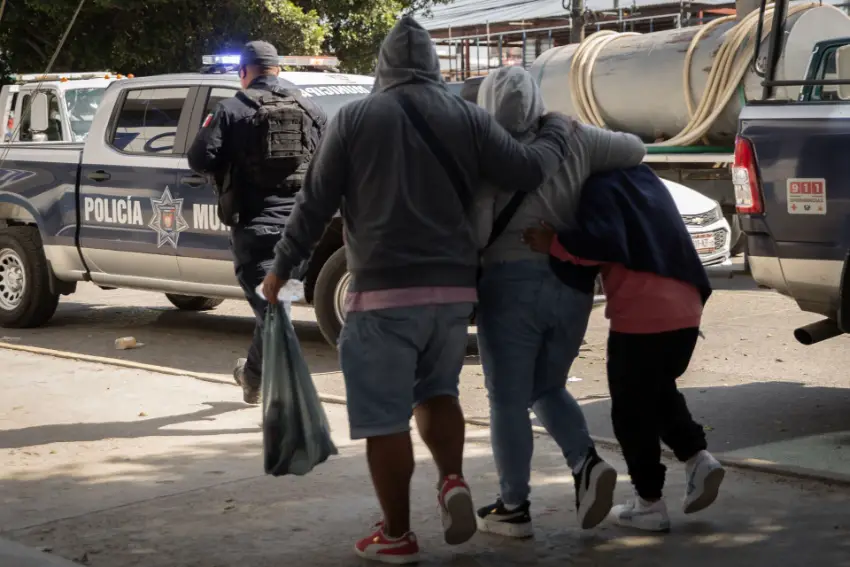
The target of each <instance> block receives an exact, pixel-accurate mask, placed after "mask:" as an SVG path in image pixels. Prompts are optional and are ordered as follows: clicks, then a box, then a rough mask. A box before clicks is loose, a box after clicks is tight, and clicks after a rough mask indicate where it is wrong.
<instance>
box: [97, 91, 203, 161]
mask: <svg viewBox="0 0 850 567" xmlns="http://www.w3.org/2000/svg"><path fill="white" fill-rule="evenodd" d="M188 96H189V87H175V88H146V89H135V90H130V91H127V95H126V97H125V98H124V102H123V103H122V105H121V109H120V111H119V112H118V116H117V118H116V120H115V129H114V132H113V133H112V139H111V140H109V143H110V145H112V146H113V147H115V148H116V149H118V150H120V151H122V152H124V153H128V154H139V155H150V154H154V155H170V154H173V153H174V140H175V137H176V135H177V125H178V124H179V123H180V115H181V113H182V111H183V106H184V104H185V102H186V97H188Z"/></svg>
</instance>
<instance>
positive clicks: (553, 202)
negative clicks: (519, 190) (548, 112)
mask: <svg viewBox="0 0 850 567" xmlns="http://www.w3.org/2000/svg"><path fill="white" fill-rule="evenodd" d="M478 104H479V105H481V106H482V107H484V108H485V109H486V110H487V111H489V112H490V113H492V114H493V115H494V116H495V118H496V120H497V121H498V122H499V124H501V125H502V126H504V127H505V128H506V129H507V130H508V131H509V132H511V134H513V135H514V136H515V137H516V138H517V139H518V140H520V141H525V140H529V139H532V138H533V137H534V136H535V133H536V130H537V124H538V122H539V118H540V116H541V115H543V113H544V112H545V110H544V107H543V98H542V97H541V95H540V90H539V89H538V87H537V83H535V82H534V79H533V78H532V77H531V75H530V74H529V73H528V72H526V71H525V70H523V69H521V68H519V67H503V68H501V69H498V70H496V71H494V72H492V73H490V74H489V75H488V76H487V78H485V79H484V81H483V82H482V83H481V88H480V89H479V91H478ZM569 148H570V149H569V152H568V153H567V157H566V159H565V160H564V162H563V164H562V165H561V168H560V169H559V170H558V172H557V173H556V174H555V175H553V176H552V177H550V178H549V180H548V181H546V183H544V184H543V185H542V186H541V187H540V188H539V189H537V190H536V191H534V192H532V193H531V194H529V195H527V196H526V197H525V199H524V200H523V202H522V205H520V208H519V209H518V210H517V212H516V214H515V215H514V217H513V219H512V220H511V222H510V224H508V227H507V228H506V229H505V231H504V232H503V233H502V235H501V236H500V237H499V238H498V239H497V240H496V241H495V242H494V243H493V244H492V245H491V246H490V247H488V248H487V249H486V250H485V251H484V255H483V262H484V264H485V265H486V264H489V263H492V262H512V261H516V260H529V259H541V260H546V259H547V256H546V255H545V254H539V253H537V252H534V251H532V250H531V249H530V248H529V247H528V246H527V245H525V244H523V243H522V241H521V239H520V237H521V235H522V231H523V230H524V229H526V228H528V227H530V226H539V224H540V221H545V222H546V223H548V224H550V225H552V226H553V227H554V228H555V229H556V230H559V231H560V230H564V229H567V228H571V227H572V226H574V224H575V211H576V209H577V207H578V201H579V197H580V196H581V188H582V185H584V182H585V181H587V178H588V177H590V175H591V174H593V173H596V172H599V171H606V170H611V169H618V168H622V167H632V166H635V165H638V164H640V163H641V161H642V160H643V158H644V156H645V155H646V147H645V146H644V144H643V142H642V141H641V140H640V138H638V137H637V136H633V135H631V134H625V133H619V132H611V131H608V130H603V129H601V128H596V127H594V126H588V125H585V124H580V123H578V122H575V123H574V124H573V132H572V134H571V136H570V140H569ZM511 197H512V195H511V194H510V193H506V192H504V191H499V190H497V189H496V188H495V187H494V186H492V185H489V184H485V186H484V187H483V189H482V190H481V191H480V192H479V195H478V199H477V200H476V204H475V209H476V212H475V224H476V230H477V233H478V241H479V245H480V246H481V247H484V246H485V245H486V244H487V241H488V240H489V239H490V233H491V232H492V229H493V222H494V220H495V218H496V215H498V214H499V213H500V212H501V210H502V209H504V208H505V206H506V205H507V204H508V201H510V199H511ZM600 214H604V211H600Z"/></svg>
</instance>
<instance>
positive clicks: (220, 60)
mask: <svg viewBox="0 0 850 567" xmlns="http://www.w3.org/2000/svg"><path fill="white" fill-rule="evenodd" d="M239 60H240V58H239V55H204V57H203V63H204V65H239Z"/></svg>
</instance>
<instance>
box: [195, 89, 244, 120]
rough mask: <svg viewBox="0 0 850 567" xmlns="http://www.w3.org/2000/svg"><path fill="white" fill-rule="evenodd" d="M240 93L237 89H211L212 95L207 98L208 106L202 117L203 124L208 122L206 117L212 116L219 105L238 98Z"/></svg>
mask: <svg viewBox="0 0 850 567" xmlns="http://www.w3.org/2000/svg"><path fill="white" fill-rule="evenodd" d="M238 92H239V91H238V90H236V89H229V88H224V87H216V88H214V89H210V94H209V96H208V97H207V105H206V107H204V114H203V116H201V123H203V121H204V120H206V117H207V116H209V115H210V114H212V112H213V111H214V110H215V107H216V105H217V104H218V103H220V102H221V101H223V100H224V99H227V98H232V97H234V96H236V93H238Z"/></svg>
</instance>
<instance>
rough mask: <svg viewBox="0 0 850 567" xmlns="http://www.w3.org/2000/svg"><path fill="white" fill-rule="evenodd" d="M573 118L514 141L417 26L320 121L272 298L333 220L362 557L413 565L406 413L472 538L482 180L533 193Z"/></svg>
mask: <svg viewBox="0 0 850 567" xmlns="http://www.w3.org/2000/svg"><path fill="white" fill-rule="evenodd" d="M568 135H569V120H568V119H567V118H566V117H565V116H563V115H556V114H549V115H544V116H541V117H540V120H539V128H538V130H537V136H536V137H535V138H534V139H529V140H527V141H528V142H529V143H528V144H522V143H520V142H518V141H516V140H515V139H514V138H513V137H512V136H511V135H510V134H509V133H508V132H507V131H506V130H504V129H503V128H502V127H501V126H499V125H498V123H497V122H496V120H494V119H493V117H492V116H490V115H489V114H488V113H487V112H486V111H484V110H483V109H482V108H480V107H478V106H477V105H474V104H471V103H468V102H466V101H464V100H462V99H461V98H459V97H457V96H455V95H453V94H452V93H451V92H449V90H448V87H447V86H446V84H445V82H444V81H443V79H442V76H441V75H440V61H439V58H438V57H437V53H436V50H435V48H434V46H433V44H432V42H431V37H430V36H429V35H428V32H426V31H425V30H424V29H423V28H422V27H421V26H420V25H419V24H417V23H416V21H415V20H413V19H412V18H410V17H405V18H402V19H401V21H400V22H399V23H398V24H397V25H396V26H395V27H394V28H393V30H392V31H391V32H390V33H389V35H388V37H387V38H386V40H385V41H384V44H383V46H382V47H381V51H380V54H379V59H378V66H377V70H376V79H375V86H374V89H373V92H372V93H371V94H370V95H369V96H367V97H365V98H363V99H362V100H359V101H355V102H353V103H350V104H349V105H347V106H345V107H343V108H342V109H341V110H340V111H339V113H338V114H337V115H336V116H335V117H334V119H333V120H332V121H331V123H330V124H329V125H328V126H327V128H326V132H325V135H324V138H323V139H322V142H321V144H320V146H319V149H318V151H317V153H316V155H315V156H314V157H313V160H312V162H311V164H310V168H309V170H308V171H307V174H306V177H305V180H304V185H303V188H302V190H301V191H300V192H299V193H298V195H297V196H296V202H295V207H294V209H293V211H292V214H291V216H290V218H289V222H288V223H287V225H286V229H285V231H284V235H283V238H282V239H281V241H280V242H279V244H278V246H277V249H276V260H275V264H274V267H273V271H272V273H270V274H269V275H268V276H267V278H266V281H265V282H264V295H265V297H268V298H276V297H277V292H278V290H279V289H280V287H281V286H282V285H283V283H284V282H285V281H286V280H287V279H288V278H289V277H290V274H291V273H292V270H293V267H294V266H297V265H299V264H300V263H301V261H303V260H304V259H305V258H307V257H308V256H309V254H310V252H311V250H312V249H313V247H314V246H315V244H316V242H317V241H318V240H319V239H320V237H321V236H322V233H323V232H324V230H325V228H326V226H327V224H328V223H329V222H330V220H331V218H332V217H333V216H334V214H335V213H336V211H337V210H338V209H339V210H340V212H341V214H342V219H343V226H344V236H345V242H346V259H347V262H348V269H349V271H350V272H351V275H352V281H351V285H350V288H349V289H350V294H349V296H348V300H347V314H346V320H345V325H344V326H343V330H342V333H341V336H340V340H339V351H340V364H341V367H342V371H343V375H344V377H345V386H346V393H347V404H348V417H349V425H350V431H351V436H352V438H355V439H361V438H365V439H366V440H367V443H366V447H367V451H366V453H367V459H368V461H369V469H370V471H371V474H372V480H373V482H374V486H375V491H376V492H377V495H378V500H379V502H380V504H381V509H382V511H383V518H384V519H383V521H382V522H381V525H380V526H378V528H377V530H376V531H375V532H374V533H371V534H370V535H369V536H368V537H366V538H364V539H362V540H361V541H359V542H357V544H356V545H355V552H356V553H357V554H358V555H360V556H362V557H366V558H369V559H374V560H378V561H384V562H387V563H396V564H399V563H412V562H415V561H417V560H418V559H419V545H418V543H417V540H416V537H415V536H414V535H413V533H412V532H411V531H410V494H409V492H410V479H411V476H412V474H413V468H414V460H413V449H412V445H411V439H410V418H411V415H412V414H413V415H415V417H416V422H417V426H418V428H419V432H420V435H421V437H422V439H423V440H424V442H425V444H426V445H427V446H428V448H429V449H430V451H431V453H432V455H433V457H434V461H435V462H436V464H437V468H438V471H439V474H440V479H439V483H438V492H437V500H438V503H439V507H440V510H441V514H442V519H443V527H444V538H445V540H446V542H447V543H449V544H459V543H463V542H465V541H466V540H468V539H469V538H471V537H472V535H473V534H474V533H475V531H476V530H477V526H476V523H477V522H476V517H475V510H474V508H473V505H472V497H471V493H470V490H469V487H468V485H467V484H466V481H465V480H464V478H463V445H464V420H463V413H462V412H461V408H460V404H459V403H458V399H457V398H458V378H459V375H460V370H461V368H462V366H463V362H464V357H465V355H466V345H467V329H468V325H469V319H470V316H471V314H472V309H473V304H474V302H475V301H476V299H477V291H476V282H477V272H478V243H477V241H476V237H475V232H474V229H473V226H472V219H471V216H472V214H473V206H474V205H473V204H474V197H475V192H476V191H477V189H478V188H479V187H481V185H482V183H483V182H484V181H489V182H491V183H494V184H497V185H501V186H503V187H504V188H505V189H506V190H509V191H516V190H520V191H523V190H524V191H532V190H534V189H536V188H537V187H538V186H540V185H541V184H542V183H543V181H545V179H546V178H547V177H549V176H550V175H552V174H554V173H555V172H556V171H557V170H558V167H559V166H560V164H561V162H562V161H563V160H564V158H565V157H566V155H567V147H568V143H569V140H568Z"/></svg>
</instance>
